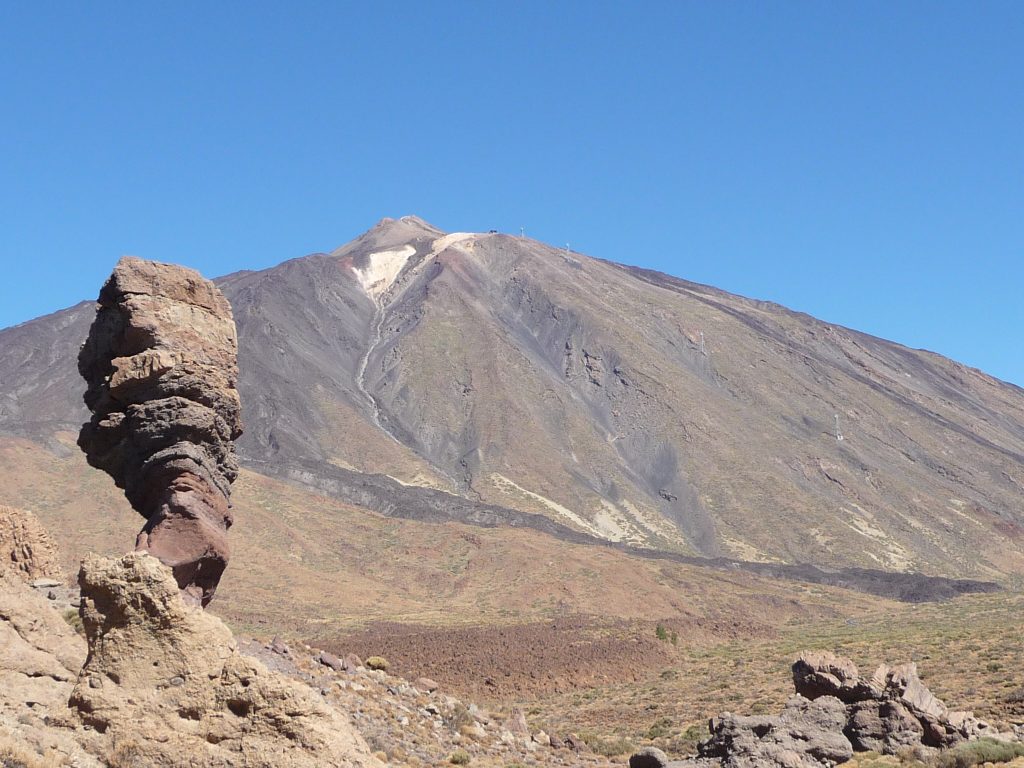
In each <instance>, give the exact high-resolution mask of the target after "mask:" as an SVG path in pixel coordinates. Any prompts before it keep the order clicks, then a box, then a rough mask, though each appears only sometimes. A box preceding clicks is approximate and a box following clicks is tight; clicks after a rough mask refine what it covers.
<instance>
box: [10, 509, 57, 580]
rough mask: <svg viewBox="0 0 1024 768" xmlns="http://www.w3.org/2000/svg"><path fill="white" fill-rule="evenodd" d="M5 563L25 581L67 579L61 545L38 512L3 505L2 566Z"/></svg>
mask: <svg viewBox="0 0 1024 768" xmlns="http://www.w3.org/2000/svg"><path fill="white" fill-rule="evenodd" d="M4 567H7V568H9V569H11V570H13V571H14V572H15V573H17V574H18V575H19V576H20V577H21V578H22V579H23V580H25V581H33V580H35V579H41V578H49V579H54V580H57V581H62V580H63V579H64V572H63V570H62V569H61V567H60V558H59V557H58V555H57V547H56V546H55V545H54V543H53V540H52V539H51V538H50V534H49V533H47V531H46V529H45V528H43V526H42V525H41V524H40V523H39V521H38V520H36V518H35V515H32V514H31V513H29V512H25V511H23V510H20V509H14V508H13V507H6V506H3V505H0V569H3V568H4Z"/></svg>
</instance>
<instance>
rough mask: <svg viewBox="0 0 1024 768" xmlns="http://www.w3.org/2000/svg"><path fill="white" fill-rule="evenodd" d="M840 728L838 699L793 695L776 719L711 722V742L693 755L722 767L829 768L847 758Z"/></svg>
mask: <svg viewBox="0 0 1024 768" xmlns="http://www.w3.org/2000/svg"><path fill="white" fill-rule="evenodd" d="M845 725H846V707H845V706H844V705H843V702H841V701H840V700H839V699H837V698H835V697H833V696H820V697H818V698H817V699H815V700H814V701H811V700H809V699H805V698H803V697H802V696H794V697H793V698H791V699H790V700H789V701H788V702H787V703H786V707H785V709H784V710H783V711H782V713H781V714H779V715H774V716H760V715H758V716H750V717H742V716H738V715H731V714H724V715H722V716H721V717H720V718H716V719H715V720H713V721H712V723H711V738H709V739H708V740H707V741H704V742H701V744H700V745H699V746H698V751H699V753H700V756H701V757H703V758H717V759H718V760H720V761H721V765H722V766H725V767H727V768H761V767H764V768H773V767H776V766H777V767H778V768H831V766H834V765H836V764H838V763H843V762H846V761H847V760H849V759H850V758H851V757H853V745H852V744H850V741H849V740H848V739H847V738H846V736H845V735H843V728H844V726H845Z"/></svg>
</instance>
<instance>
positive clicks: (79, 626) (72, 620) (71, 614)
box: [62, 608, 85, 637]
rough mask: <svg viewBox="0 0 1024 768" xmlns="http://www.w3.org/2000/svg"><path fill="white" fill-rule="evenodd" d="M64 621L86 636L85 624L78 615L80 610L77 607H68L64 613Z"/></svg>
mask: <svg viewBox="0 0 1024 768" xmlns="http://www.w3.org/2000/svg"><path fill="white" fill-rule="evenodd" d="M62 615H63V617H64V621H66V622H67V623H68V625H69V626H70V627H71V628H72V629H74V630H75V632H77V633H78V634H80V635H81V636H82V637H85V625H84V624H83V623H82V617H81V616H79V615H78V610H77V609H75V608H68V609H67V610H66V611H64V613H63V614H62Z"/></svg>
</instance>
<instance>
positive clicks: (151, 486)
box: [78, 256, 242, 606]
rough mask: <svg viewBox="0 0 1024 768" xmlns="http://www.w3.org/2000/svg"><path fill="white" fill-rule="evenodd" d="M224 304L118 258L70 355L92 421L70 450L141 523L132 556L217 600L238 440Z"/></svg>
mask: <svg viewBox="0 0 1024 768" xmlns="http://www.w3.org/2000/svg"><path fill="white" fill-rule="evenodd" d="M237 349H238V341H237V337H236V331H235V323H234V320H233V318H232V314H231V306H230V305H229V304H228V301H227V299H225V298H224V295H223V294H222V293H221V292H220V289H218V288H217V286H215V285H214V284H213V283H211V282H210V281H209V280H206V279H204V278H203V277H202V276H201V275H200V274H199V273H198V272H195V271H193V270H191V269H186V268H184V267H179V266H175V265H171V264H157V263H154V262H150V261H144V260H143V259H137V258H133V257H127V256H126V257H125V258H123V259H121V260H120V261H119V262H118V264H117V266H116V267H115V268H114V271H113V273H112V274H111V276H110V278H109V279H108V280H107V282H106V284H105V285H104V286H103V288H102V290H101V291H100V295H99V308H98V310H97V312H96V318H95V320H94V321H93V324H92V326H91V328H90V329H89V336H88V339H87V340H86V342H85V344H84V345H83V346H82V350H81V352H80V354H79V357H78V369H79V372H80V373H81V375H82V377H83V378H84V379H85V380H86V382H87V384H88V388H87V390H86V393H85V404H86V405H87V406H88V407H89V410H91V411H92V413H93V416H92V419H91V420H90V421H89V422H88V423H86V424H84V425H83V426H82V430H81V433H80V435H79V440H78V444H79V446H80V447H81V448H82V450H83V451H85V454H86V457H87V458H88V460H89V463H90V464H91V465H93V466H94V467H97V468H99V469H102V470H103V471H105V472H107V473H108V474H109V475H110V476H111V477H112V478H113V479H114V482H115V483H116V484H117V485H118V486H119V487H121V488H123V489H124V492H125V496H126V497H127V498H128V501H129V502H130V503H131V505H132V507H134V508H135V509H136V510H137V511H138V512H139V513H140V514H141V515H142V516H143V517H145V518H146V524H145V526H144V527H143V529H142V531H141V532H140V533H139V536H138V539H137V541H136V549H137V550H143V551H148V552H151V553H152V554H153V555H155V556H156V557H158V558H159V559H160V560H161V561H162V562H164V563H166V564H167V565H168V566H170V567H171V568H172V570H173V571H174V576H175V579H176V580H177V582H178V586H179V587H180V588H181V590H182V592H183V594H184V595H185V597H186V599H187V600H191V601H193V602H196V603H201V604H202V605H204V606H205V605H206V604H207V603H209V602H210V600H211V599H212V598H213V594H214V592H215V591H216V588H217V584H218V582H219V581H220V577H221V574H222V573H223V571H224V568H225V567H226V566H227V562H228V558H229V555H230V550H229V547H228V539H227V529H228V528H229V527H230V526H231V523H232V514H231V508H230V504H229V501H228V500H229V496H230V490H231V483H232V482H233V481H234V480H235V477H236V476H237V474H238V463H237V461H236V459H235V451H234V442H233V441H234V440H235V439H236V438H238V437H239V436H240V435H241V433H242V424H241V415H240V414H241V408H240V404H239V399H238V390H237V379H238V363H237Z"/></svg>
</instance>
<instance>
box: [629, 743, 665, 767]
mask: <svg viewBox="0 0 1024 768" xmlns="http://www.w3.org/2000/svg"><path fill="white" fill-rule="evenodd" d="M668 764H669V762H668V755H666V754H665V753H664V752H662V751H661V750H660V749H658V748H657V747H644V748H643V749H641V750H640V751H639V752H634V753H633V754H632V755H630V757H629V768H665V766H667V765H668Z"/></svg>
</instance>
